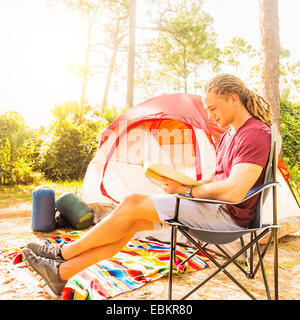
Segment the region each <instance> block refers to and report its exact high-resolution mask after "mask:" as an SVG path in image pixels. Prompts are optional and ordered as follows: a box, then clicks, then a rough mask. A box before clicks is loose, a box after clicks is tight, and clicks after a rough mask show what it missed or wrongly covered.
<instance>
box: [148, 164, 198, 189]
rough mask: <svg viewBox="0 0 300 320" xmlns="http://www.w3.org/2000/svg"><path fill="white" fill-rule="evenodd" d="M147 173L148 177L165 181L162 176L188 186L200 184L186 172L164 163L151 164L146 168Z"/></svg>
mask: <svg viewBox="0 0 300 320" xmlns="http://www.w3.org/2000/svg"><path fill="white" fill-rule="evenodd" d="M145 174H146V175H147V176H148V177H150V178H153V179H155V180H158V181H160V182H163V181H162V179H161V177H165V178H168V179H171V180H174V181H177V182H179V183H181V184H183V185H186V186H195V185H198V184H199V183H198V181H196V180H194V179H192V178H190V177H188V176H187V175H185V174H184V173H182V172H180V171H177V170H176V169H174V168H172V167H170V166H169V165H167V164H164V163H152V164H150V165H149V166H147V167H146V168H145Z"/></svg>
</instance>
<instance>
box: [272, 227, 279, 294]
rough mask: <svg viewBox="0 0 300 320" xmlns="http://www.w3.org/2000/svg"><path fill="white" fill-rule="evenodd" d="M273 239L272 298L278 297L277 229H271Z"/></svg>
mask: <svg viewBox="0 0 300 320" xmlns="http://www.w3.org/2000/svg"><path fill="white" fill-rule="evenodd" d="M273 234H274V236H273V239H274V299H275V300H278V299H279V285H278V234H277V229H274V230H273Z"/></svg>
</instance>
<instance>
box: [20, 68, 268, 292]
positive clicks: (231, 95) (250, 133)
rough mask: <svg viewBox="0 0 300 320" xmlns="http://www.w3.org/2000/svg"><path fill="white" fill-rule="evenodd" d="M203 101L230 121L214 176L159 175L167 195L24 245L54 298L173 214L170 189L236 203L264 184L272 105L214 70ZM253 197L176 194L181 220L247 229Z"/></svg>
mask: <svg viewBox="0 0 300 320" xmlns="http://www.w3.org/2000/svg"><path fill="white" fill-rule="evenodd" d="M203 103H204V107H205V109H206V110H207V112H208V116H209V118H210V119H211V120H213V121H215V122H216V123H217V124H218V126H220V127H226V128H227V127H228V130H227V131H226V132H225V133H224V134H223V135H222V136H221V137H220V139H219V141H218V144H217V149H216V151H217V163H216V172H215V176H214V177H213V179H212V180H211V181H206V182H203V183H201V184H199V185H197V186H194V187H193V188H191V187H189V186H184V185H181V184H180V183H177V182H175V181H172V180H169V179H165V180H164V182H165V194H161V195H146V194H138V193H135V194H129V195H128V196H127V197H126V198H125V199H124V200H123V201H122V202H121V203H120V204H119V206H118V207H117V208H116V209H115V210H114V211H113V212H112V213H111V214H110V215H109V216H107V217H106V218H105V219H103V220H102V221H100V222H99V223H98V224H96V225H95V226H94V227H93V228H92V229H90V230H89V231H88V232H87V233H86V234H85V235H84V236H83V237H81V238H80V239H78V240H76V241H74V242H71V243H68V244H64V245H58V246H47V245H41V244H39V243H29V244H28V245H27V246H26V248H25V249H24V250H23V257H24V260H25V262H26V263H27V265H28V266H30V267H31V269H32V270H33V271H34V272H35V273H36V274H37V275H38V277H39V278H40V279H42V285H43V286H44V288H45V289H46V290H47V291H48V293H50V294H51V295H52V296H53V297H57V296H59V294H60V292H61V290H62V289H63V287H64V286H65V284H66V282H67V280H68V279H69V278H70V277H72V276H74V275H75V274H76V273H78V272H79V271H81V270H83V269H85V268H87V267H88V266H90V265H92V264H94V263H96V262H98V261H100V260H104V259H107V258H110V257H112V256H114V255H115V254H116V253H117V252H118V251H119V250H120V249H122V248H123V247H124V246H125V245H126V244H127V242H128V241H129V240H130V239H131V238H132V237H133V235H134V234H135V233H136V232H139V231H145V230H155V229H157V228H158V227H159V226H160V225H161V224H163V222H164V220H168V219H172V218H173V215H174V209H175V202H176V198H175V196H174V194H176V193H181V194H184V195H187V196H192V197H199V198H211V199H218V200H225V201H229V202H235V203H238V202H240V201H242V199H243V198H244V197H245V195H246V194H247V192H248V191H249V190H250V189H251V188H252V187H253V186H255V185H260V184H262V183H263V178H264V172H265V165H266V162H267V159H268V154H269V149H270V142H271V131H270V126H271V112H270V105H269V104H268V103H267V102H266V101H265V100H264V99H263V98H262V97H260V96H258V95H257V94H255V93H254V92H253V91H251V90H249V89H248V88H247V87H246V86H245V84H244V83H243V81H242V80H240V79H239V78H237V77H235V76H233V75H230V74H221V75H218V76H216V77H214V78H213V79H211V80H210V81H209V82H208V83H207V85H206V87H205V89H204V94H203ZM141 190H142V186H141ZM257 200H258V197H254V198H251V199H249V200H247V201H245V202H243V203H242V204H240V205H237V206H233V205H219V204H204V203H198V202H193V201H189V200H181V205H180V210H179V221H182V222H183V223H185V224H187V225H191V226H194V227H198V228H205V229H215V230H239V229H243V228H247V227H248V226H249V224H250V223H251V221H252V219H253V218H254V214H255V208H256V203H257Z"/></svg>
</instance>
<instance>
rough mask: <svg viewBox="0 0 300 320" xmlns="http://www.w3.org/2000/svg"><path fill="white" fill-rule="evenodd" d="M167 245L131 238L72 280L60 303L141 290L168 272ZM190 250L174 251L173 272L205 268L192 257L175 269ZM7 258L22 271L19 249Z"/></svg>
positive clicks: (73, 236) (60, 238)
mask: <svg viewBox="0 0 300 320" xmlns="http://www.w3.org/2000/svg"><path fill="white" fill-rule="evenodd" d="M82 234H83V232H82V231H75V232H71V233H65V234H60V236H58V237H53V238H47V239H44V241H45V243H59V242H61V241H64V242H66V243H67V242H69V241H73V240H75V239H77V238H78V237H80V236H81V235H82ZM169 249H170V248H169V246H168V245H165V244H162V243H159V242H153V241H145V240H137V239H132V240H131V241H130V242H129V243H128V244H127V245H126V246H125V247H124V248H123V249H122V250H121V251H120V252H119V253H117V254H116V255H115V256H114V257H112V258H111V259H106V260H103V261H100V262H98V263H96V264H94V265H92V266H90V267H88V268H86V269H85V270H83V271H81V272H79V273H78V274H76V275H75V276H74V277H72V278H71V279H70V280H69V281H68V283H67V285H66V287H65V288H64V289H63V292H62V299H63V300H70V299H74V300H79V299H88V300H106V299H109V298H111V297H115V296H117V295H119V294H122V293H125V292H129V291H132V290H135V289H137V288H140V287H142V286H143V285H145V284H146V283H147V282H150V281H154V280H156V279H159V278H161V277H163V276H165V275H167V273H168V268H169V258H170V257H169V256H170V255H169ZM191 252H192V251H191V250H190V249H188V248H185V249H183V248H178V249H177V261H176V266H177V270H176V271H177V272H178V273H184V272H193V271H197V270H202V269H204V268H206V267H208V264H207V263H206V262H205V261H204V260H206V259H207V258H204V257H200V256H199V255H196V256H194V257H193V258H192V259H190V260H189V261H188V263H186V264H185V265H184V267H183V266H178V265H179V264H180V262H181V261H183V260H185V259H186V258H187V257H188V256H189V254H190V253H191ZM7 256H8V257H10V258H11V261H12V264H13V265H14V266H15V267H17V268H24V266H25V264H24V262H23V261H22V255H21V248H20V249H15V250H10V251H8V252H7Z"/></svg>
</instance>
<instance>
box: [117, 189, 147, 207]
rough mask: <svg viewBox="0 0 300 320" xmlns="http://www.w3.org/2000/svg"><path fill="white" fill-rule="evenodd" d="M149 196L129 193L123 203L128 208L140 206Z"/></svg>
mask: <svg viewBox="0 0 300 320" xmlns="http://www.w3.org/2000/svg"><path fill="white" fill-rule="evenodd" d="M147 198H148V195H146V194H142V193H135V192H134V193H129V194H128V195H126V196H125V198H124V199H123V201H122V203H123V204H124V205H127V206H131V207H134V206H140V205H141V204H142V203H143V202H144V201H145V200H146V199H147Z"/></svg>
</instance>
